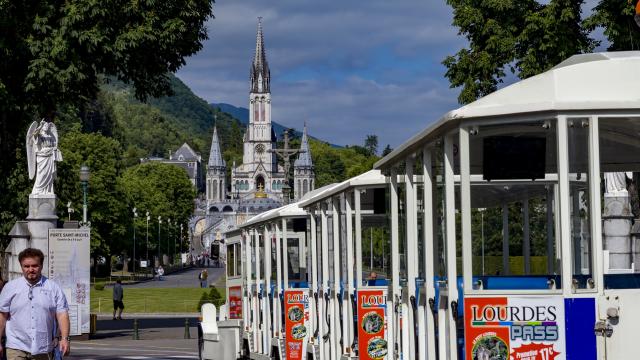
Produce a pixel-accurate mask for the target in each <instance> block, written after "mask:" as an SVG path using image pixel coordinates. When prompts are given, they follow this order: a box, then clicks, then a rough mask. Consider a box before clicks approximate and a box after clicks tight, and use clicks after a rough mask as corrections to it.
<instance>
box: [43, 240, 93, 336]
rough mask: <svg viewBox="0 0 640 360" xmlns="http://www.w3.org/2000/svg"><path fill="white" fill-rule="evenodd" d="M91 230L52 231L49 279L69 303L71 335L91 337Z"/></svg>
mask: <svg viewBox="0 0 640 360" xmlns="http://www.w3.org/2000/svg"><path fill="white" fill-rule="evenodd" d="M90 242H91V235H90V230H89V229H88V228H87V229H49V278H50V279H53V280H55V281H56V282H57V283H58V284H59V285H60V287H61V288H62V291H63V292H64V294H65V296H66V297H67V302H68V303H69V319H70V320H71V329H70V330H71V331H70V332H71V335H81V334H87V333H89V322H90V319H89V305H90V301H89V291H90V282H91V277H90V275H89V271H90V254H89V251H90Z"/></svg>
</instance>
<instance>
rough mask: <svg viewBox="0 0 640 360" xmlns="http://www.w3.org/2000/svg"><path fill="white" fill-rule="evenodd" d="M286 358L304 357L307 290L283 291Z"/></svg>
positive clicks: (307, 309)
mask: <svg viewBox="0 0 640 360" xmlns="http://www.w3.org/2000/svg"><path fill="white" fill-rule="evenodd" d="M284 311H285V314H286V317H285V320H284V321H285V329H286V348H285V354H286V357H287V360H302V359H303V358H305V356H304V354H305V353H306V351H307V350H306V345H307V341H306V339H307V336H308V334H309V290H308V289H296V290H286V291H285V292H284Z"/></svg>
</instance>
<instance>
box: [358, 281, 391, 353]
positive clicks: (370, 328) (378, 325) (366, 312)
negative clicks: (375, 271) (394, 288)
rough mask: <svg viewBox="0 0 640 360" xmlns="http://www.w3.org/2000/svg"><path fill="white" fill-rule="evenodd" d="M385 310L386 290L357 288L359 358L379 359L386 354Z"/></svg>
mask: <svg viewBox="0 0 640 360" xmlns="http://www.w3.org/2000/svg"><path fill="white" fill-rule="evenodd" d="M386 312H387V294H386V290H383V289H379V290H358V355H359V357H360V359H361V360H379V359H384V358H385V357H386V356H387V353H388V346H387V336H386V335H387V319H386Z"/></svg>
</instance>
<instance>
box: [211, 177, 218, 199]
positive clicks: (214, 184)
mask: <svg viewBox="0 0 640 360" xmlns="http://www.w3.org/2000/svg"><path fill="white" fill-rule="evenodd" d="M212 190H213V193H214V194H216V198H214V200H218V199H217V195H218V181H216V180H213V189H212Z"/></svg>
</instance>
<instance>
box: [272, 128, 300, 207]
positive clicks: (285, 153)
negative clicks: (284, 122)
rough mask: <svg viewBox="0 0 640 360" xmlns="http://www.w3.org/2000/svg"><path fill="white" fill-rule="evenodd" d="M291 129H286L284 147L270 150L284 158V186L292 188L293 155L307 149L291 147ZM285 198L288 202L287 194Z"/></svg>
mask: <svg viewBox="0 0 640 360" xmlns="http://www.w3.org/2000/svg"><path fill="white" fill-rule="evenodd" d="M289 131H291V129H287V130H285V131H284V146H283V147H282V149H271V150H269V152H273V153H275V154H276V155H278V156H280V157H281V158H282V161H283V163H284V165H283V166H284V179H285V182H284V186H286V187H287V188H290V187H289V169H290V168H291V157H292V156H294V155H295V154H298V153H302V152H306V150H302V149H291V148H289ZM283 195H284V191H283ZM284 200H285V203H287V202H288V200H289V199H287V198H286V196H285V199H284Z"/></svg>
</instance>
